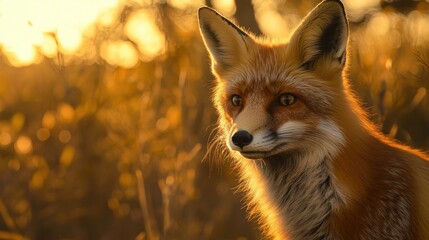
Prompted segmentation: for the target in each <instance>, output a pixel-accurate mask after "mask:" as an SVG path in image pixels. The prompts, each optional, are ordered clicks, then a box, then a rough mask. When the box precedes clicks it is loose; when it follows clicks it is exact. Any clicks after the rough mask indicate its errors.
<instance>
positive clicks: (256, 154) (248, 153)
mask: <svg viewBox="0 0 429 240" xmlns="http://www.w3.org/2000/svg"><path fill="white" fill-rule="evenodd" d="M286 145H287V144H285V143H283V144H279V145H277V146H275V147H273V148H272V149H270V150H267V151H252V150H241V151H237V152H239V153H240V154H241V156H243V157H245V158H250V159H258V158H264V157H269V156H272V155H275V154H277V153H279V152H281V151H282V150H283V149H284V148H285V146H286Z"/></svg>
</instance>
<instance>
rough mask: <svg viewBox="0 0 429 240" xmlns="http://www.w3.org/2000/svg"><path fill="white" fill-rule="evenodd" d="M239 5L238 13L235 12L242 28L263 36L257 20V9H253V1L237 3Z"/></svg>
mask: <svg viewBox="0 0 429 240" xmlns="http://www.w3.org/2000/svg"><path fill="white" fill-rule="evenodd" d="M235 4H236V5H237V11H236V12H235V18H236V19H237V22H238V23H239V24H240V25H241V26H246V28H247V29H248V30H250V31H251V32H252V33H254V34H256V35H261V34H262V33H261V30H259V25H258V23H257V22H256V18H255V9H254V8H253V4H252V1H250V0H247V1H238V0H236V1H235Z"/></svg>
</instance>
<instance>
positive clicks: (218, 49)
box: [198, 7, 253, 73]
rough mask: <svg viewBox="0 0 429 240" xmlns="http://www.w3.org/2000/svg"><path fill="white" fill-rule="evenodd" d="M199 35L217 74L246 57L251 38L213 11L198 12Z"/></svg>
mask: <svg viewBox="0 0 429 240" xmlns="http://www.w3.org/2000/svg"><path fill="white" fill-rule="evenodd" d="M198 19H199V25H200V31H201V35H202V37H203V40H204V43H205V45H206V47H207V50H208V51H209V53H210V56H211V57H212V66H213V69H214V70H215V71H216V72H217V73H219V72H222V71H224V70H228V69H229V68H230V67H232V66H234V65H237V63H238V62H239V61H240V59H244V58H245V56H246V55H247V51H248V47H249V45H250V44H251V42H253V40H252V38H251V37H250V36H249V35H248V34H247V33H246V32H245V31H243V30H242V29H241V28H239V27H238V26H236V25H235V24H233V23H232V22H231V21H229V20H228V19H226V18H225V17H223V16H222V15H220V14H219V13H218V12H216V11H215V10H213V9H211V8H208V7H202V8H200V9H199V10H198Z"/></svg>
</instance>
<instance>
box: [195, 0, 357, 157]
mask: <svg viewBox="0 0 429 240" xmlns="http://www.w3.org/2000/svg"><path fill="white" fill-rule="evenodd" d="M198 15H199V26H200V31H201V35H202V37H203V40H204V43H205V46H206V47H207V49H208V51H209V53H210V56H211V62H212V71H213V74H214V75H215V76H216V78H217V81H216V86H215V89H214V98H213V99H214V104H215V107H216V108H217V110H218V113H219V116H220V125H221V129H222V136H223V137H224V140H225V143H226V145H227V146H228V147H229V148H230V149H231V150H233V152H235V153H239V154H241V155H242V156H244V157H246V158H253V159H258V158H267V157H271V156H274V155H277V154H281V153H291V152H302V151H305V152H312V153H314V154H322V155H326V154H328V155H329V154H336V152H337V151H338V150H339V149H340V147H341V145H342V144H344V135H343V132H342V129H341V127H340V126H339V125H338V124H337V122H338V116H340V115H341V111H343V109H344V108H346V106H345V105H344V102H345V101H346V100H347V94H346V93H344V88H346V87H347V86H345V84H343V81H342V72H343V68H344V65H345V61H346V52H347V51H346V46H347V40H348V23H347V19H346V15H345V11H344V7H343V5H342V3H341V2H340V1H335V0H326V1H324V2H322V3H320V4H319V5H318V6H317V7H315V9H314V10H313V11H312V12H310V13H309V14H308V15H307V16H306V17H305V18H304V20H303V21H302V22H301V24H300V25H299V26H298V27H297V29H296V30H295V32H294V33H293V34H292V35H291V37H290V40H289V42H286V43H276V42H274V41H272V40H268V39H262V38H257V37H254V36H252V35H251V34H250V33H247V32H246V31H244V30H243V29H241V28H240V27H238V26H236V25H235V24H233V23H232V22H231V21H229V20H228V19H226V18H225V17H223V16H221V15H220V14H219V13H217V12H216V11H214V10H212V9H210V8H208V7H203V8H200V9H199V12H198Z"/></svg>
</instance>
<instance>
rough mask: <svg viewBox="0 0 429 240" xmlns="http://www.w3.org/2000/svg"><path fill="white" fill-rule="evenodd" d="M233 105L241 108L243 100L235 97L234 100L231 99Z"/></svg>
mask: <svg viewBox="0 0 429 240" xmlns="http://www.w3.org/2000/svg"><path fill="white" fill-rule="evenodd" d="M231 103H232V105H233V106H236V107H238V106H241V104H242V103H243V100H242V99H241V97H240V96H238V95H233V96H232V98H231Z"/></svg>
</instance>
